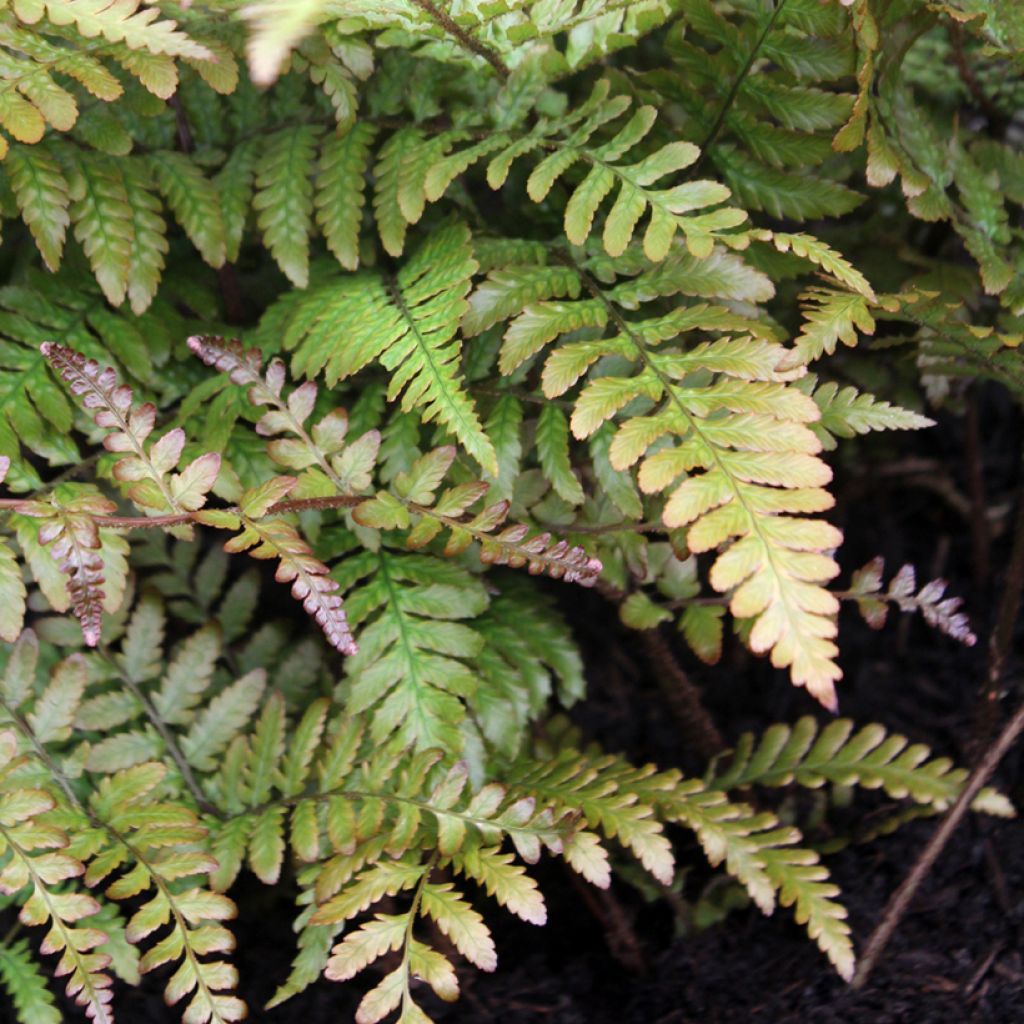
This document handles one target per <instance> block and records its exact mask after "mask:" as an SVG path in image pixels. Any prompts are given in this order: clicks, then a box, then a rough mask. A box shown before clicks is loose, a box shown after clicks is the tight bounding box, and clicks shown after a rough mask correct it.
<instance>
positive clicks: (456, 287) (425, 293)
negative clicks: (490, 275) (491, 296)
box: [287, 224, 497, 473]
mask: <svg viewBox="0 0 1024 1024" xmlns="http://www.w3.org/2000/svg"><path fill="white" fill-rule="evenodd" d="M476 267H477V264H476V262H475V261H474V259H473V255H472V249H471V247H470V235H469V231H468V229H467V228H466V227H465V226H464V225H461V224H451V225H449V226H447V227H444V228H441V229H439V230H438V231H435V232H434V233H433V234H431V235H430V236H429V237H428V238H427V240H426V241H425V242H424V243H423V245H421V246H420V248H419V249H418V250H417V251H416V253H415V254H414V255H413V257H412V258H411V259H410V260H409V261H408V262H407V263H406V264H405V265H404V266H403V267H402V269H401V270H400V271H399V272H398V275H397V277H396V278H395V280H394V281H393V282H389V281H387V280H385V279H384V278H383V277H381V276H380V275H378V274H374V273H368V272H363V273H359V274H357V275H355V276H353V277H350V278H346V279H343V280H341V281H339V282H338V283H337V284H336V285H329V286H327V287H326V288H325V289H324V290H322V291H320V292H314V293H313V294H312V295H311V296H310V298H309V300H308V302H309V304H310V305H313V304H314V303H315V304H316V305H315V306H313V308H314V309H316V310H317V313H316V318H315V320H314V321H313V322H312V323H308V324H306V325H303V327H302V328H301V329H300V332H294V333H291V334H290V336H289V338H288V341H287V347H289V348H296V353H295V357H294V358H293V360H292V370H293V372H295V373H304V374H306V375H307V376H312V375H314V374H317V373H320V372H323V373H324V375H325V377H326V380H327V383H328V384H329V385H333V384H335V383H337V381H339V380H341V379H344V378H346V377H349V376H351V375H352V374H354V373H356V372H357V371H359V370H361V369H363V368H364V367H365V366H367V365H368V364H369V363H371V362H372V361H374V360H379V362H380V363H381V365H382V366H383V367H384V368H385V369H386V370H388V371H389V372H390V373H391V384H390V387H389V389H388V397H389V398H390V399H392V400H393V399H396V398H398V397H399V395H401V397H402V408H403V409H404V410H407V411H408V410H412V409H415V410H417V412H418V414H419V416H420V417H421V419H422V420H423V421H424V422H428V423H429V422H431V421H432V420H437V421H438V422H439V423H441V424H443V425H444V426H445V427H447V428H448V429H449V430H451V432H452V433H453V434H454V435H455V436H456V437H457V438H458V440H459V441H460V443H461V444H462V445H463V447H464V448H465V449H466V451H468V452H469V453H470V455H472V456H473V458H475V459H476V460H477V461H478V462H479V463H480V465H481V466H483V468H484V469H485V470H487V471H489V472H492V473H493V472H496V471H497V461H496V457H495V453H494V447H493V445H492V444H491V442H490V441H489V440H488V438H487V435H486V434H485V433H484V431H483V427H482V426H481V424H480V420H479V417H478V416H477V412H476V409H475V407H474V405H473V401H472V399H471V398H470V397H469V395H468V394H467V393H466V391H465V387H464V385H463V382H462V380H461V377H460V374H459V368H458V358H459V353H460V349H461V346H460V343H459V341H458V340H456V332H457V330H458V325H459V321H460V319H461V318H462V315H463V313H464V312H465V311H466V301H465V296H466V294H467V292H468V291H469V283H470V277H471V275H472V274H473V273H474V271H475V270H476ZM293 315H297V316H299V317H301V316H302V309H301V306H300V309H299V311H298V313H297V314H293ZM341 338H344V339H345V344H344V345H340V344H339V343H338V340H339V339H341Z"/></svg>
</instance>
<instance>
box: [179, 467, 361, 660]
mask: <svg viewBox="0 0 1024 1024" xmlns="http://www.w3.org/2000/svg"><path fill="white" fill-rule="evenodd" d="M296 483H297V480H296V478H295V477H275V478H273V479H272V480H270V481H268V482H267V484H265V485H263V486H262V487H258V488H253V489H251V490H248V491H246V492H245V493H244V494H243V495H242V499H241V503H240V508H239V514H237V515H236V514H235V513H233V512H221V511H216V512H210V513H206V514H203V513H198V514H197V519H198V520H199V521H200V522H203V523H206V524H207V525H209V526H216V527H218V528H219V529H228V530H241V532H240V533H238V534H237V535H236V536H234V537H232V538H231V540H229V541H227V542H226V543H225V545H224V550H225V551H227V552H229V553H231V554H235V553H237V552H241V551H248V552H249V554H250V555H252V557H253V558H259V559H266V558H274V559H277V561H278V562H279V563H280V564H279V565H278V567H277V571H276V572H275V574H274V578H275V579H276V580H278V581H279V582H281V583H290V584H291V585H292V596H293V597H294V598H295V599H296V600H297V601H300V602H301V603H302V607H303V608H304V609H305V611H306V612H307V614H309V615H310V616H311V617H312V618H313V620H314V621H315V622H316V624H317V625H318V626H319V627H320V628H321V629H322V630H323V633H324V636H325V637H326V638H327V642H328V643H329V644H330V645H331V646H332V647H335V648H337V649H338V650H339V651H341V652H342V653H344V654H355V653H356V651H357V650H358V648H357V647H356V644H355V641H354V640H353V638H352V633H351V632H350V630H349V626H348V621H347V619H346V618H345V612H344V610H343V608H342V604H341V598H340V597H339V596H338V594H337V593H336V591H337V590H338V584H337V583H336V582H335V581H334V580H332V579H331V578H330V576H329V575H328V568H327V566H326V565H324V564H323V562H321V561H320V560H319V559H317V558H316V557H315V556H314V555H313V552H312V549H311V548H310V547H309V545H308V544H307V543H306V542H305V541H304V540H303V539H302V537H301V536H299V533H298V531H297V530H296V529H295V527H294V526H292V525H291V523H288V522H286V521H285V520H283V519H272V520H263V519H262V517H263V516H264V515H266V513H267V512H268V511H269V510H270V508H271V506H272V505H274V504H275V503H276V502H278V501H280V500H281V499H282V498H284V497H285V495H287V494H288V493H289V492H290V491H291V490H292V488H293V487H294V486H295V484H296Z"/></svg>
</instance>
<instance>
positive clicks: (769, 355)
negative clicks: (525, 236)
mask: <svg viewBox="0 0 1024 1024" xmlns="http://www.w3.org/2000/svg"><path fill="white" fill-rule="evenodd" d="M598 268H599V269H600V272H601V273H602V274H604V275H605V276H612V275H614V274H615V270H614V267H613V266H607V265H601V264H599V265H598ZM625 268H626V269H625V270H624V273H628V272H629V270H630V269H631V267H630V264H629V263H626V264H625ZM577 270H578V272H579V273H580V274H581V280H583V281H584V282H586V284H587V291H588V292H589V293H590V295H589V297H588V298H586V299H581V300H579V301H578V302H575V303H574V302H567V301H562V302H559V303H547V304H545V303H535V304H533V305H531V306H528V307H527V308H526V310H525V311H524V312H523V314H521V315H520V317H518V318H516V319H515V320H513V321H512V324H511V325H510V327H509V329H508V331H507V332H506V335H505V346H506V348H505V350H504V352H503V358H505V359H506V362H505V366H504V369H505V370H506V372H507V371H510V370H511V369H512V368H514V366H515V365H517V363H518V362H519V361H521V360H522V359H524V358H527V357H528V356H529V355H532V354H534V353H536V352H537V351H539V350H540V349H541V348H543V346H544V345H545V344H547V343H548V342H550V341H551V340H553V339H554V338H555V337H557V336H559V335H560V334H562V333H565V332H571V331H573V330H577V329H579V328H580V327H589V326H597V327H602V328H603V327H605V326H606V325H611V326H612V327H613V328H614V333H613V334H611V336H608V337H605V336H599V337H597V338H594V339H593V340H583V341H570V342H568V343H566V342H563V343H562V344H560V345H559V346H558V347H557V348H556V349H555V350H554V351H553V352H552V353H551V354H550V355H549V356H548V358H547V360H546V363H545V366H544V371H543V374H542V378H541V380H542V386H543V388H544V393H545V395H546V396H547V397H548V398H556V397H559V396H560V395H562V394H564V393H565V392H567V391H569V389H570V388H572V387H574V386H575V385H576V383H577V382H578V381H579V380H580V379H581V378H584V377H585V376H586V375H587V373H588V371H589V370H590V368H591V367H593V366H594V365H595V364H597V363H598V361H599V360H601V359H603V358H607V357H615V358H617V359H619V360H625V362H626V365H627V366H629V367H630V369H631V370H632V374H631V375H629V376H624V375H618V374H609V373H604V374H601V375H595V376H594V377H593V378H592V379H590V380H588V382H587V383H586V384H585V385H584V386H583V388H582V390H581V391H580V392H579V394H578V396H577V397H576V399H575V401H574V410H573V414H572V418H571V421H570V422H571V427H572V431H573V434H574V435H575V436H576V437H577V438H580V439H586V438H589V437H591V436H593V435H594V434H595V433H596V432H597V431H598V430H599V429H600V428H601V427H602V425H603V424H605V423H607V422H609V421H614V420H615V419H618V420H619V423H618V425H617V430H616V432H615V434H614V437H613V439H612V441H611V444H610V446H609V450H608V453H609V457H610V462H611V466H612V468H613V469H617V470H620V471H621V470H627V469H629V468H630V467H632V466H633V465H636V464H637V463H639V464H640V469H639V483H640V488H641V490H643V491H644V492H645V493H647V494H657V493H661V492H663V491H668V492H669V496H668V500H667V502H666V504H665V506H664V510H663V512H662V521H663V522H664V523H665V525H666V526H667V527H670V528H678V527H688V533H687V543H688V545H689V548H690V550H691V551H693V552H701V551H714V550H716V549H720V548H721V547H722V545H724V544H726V543H727V542H729V541H732V543H731V544H730V546H729V547H727V548H726V549H725V550H724V551H721V553H720V554H719V555H718V557H717V559H716V562H715V565H714V567H713V568H712V571H711V583H712V585H713V586H714V588H715V589H716V590H718V591H720V592H727V593H729V594H730V595H731V597H730V607H731V610H732V612H733V614H734V615H735V616H737V617H738V618H753V619H755V620H756V621H755V624H754V627H753V630H752V631H751V633H750V646H751V647H752V649H753V650H755V651H758V652H768V651H770V652H771V655H772V661H773V664H775V665H776V666H778V667H780V668H782V667H785V668H789V669H790V671H791V675H792V678H793V681H794V683H796V684H798V685H805V686H807V687H808V688H809V690H810V691H811V692H812V693H813V694H814V696H816V697H817V698H818V699H819V700H821V701H822V702H823V703H825V704H826V705H827V706H834V705H835V692H834V686H833V684H834V681H835V680H836V679H838V678H839V676H840V673H839V669H838V667H837V666H836V665H835V662H834V657H835V654H836V647H835V644H834V643H833V642H832V638H833V637H834V636H835V632H836V627H835V622H834V618H833V616H834V614H835V612H836V610H837V608H838V604H837V602H836V600H835V598H834V597H833V596H832V595H831V594H829V593H828V591H827V590H825V588H824V586H823V584H824V583H826V582H827V581H828V580H830V579H831V578H832V577H833V576H835V575H836V574H837V572H838V566H837V565H836V564H835V562H834V561H833V560H832V559H831V557H829V555H828V554H827V552H828V551H829V550H830V549H832V548H834V547H836V546H838V544H839V542H840V539H841V537H840V534H839V532H838V531H837V530H835V529H834V528H833V527H832V526H830V525H828V524H827V523H824V522H821V521H818V520H812V519H808V518H805V514H806V513H808V512H818V511H823V510H825V509H827V508H829V507H830V506H831V504H832V499H831V497H830V496H829V495H828V493H827V492H826V491H825V490H824V485H825V484H826V483H828V481H829V480H830V479H831V471H830V470H829V468H828V467H827V466H826V465H825V464H824V463H823V462H822V461H821V460H820V459H819V458H818V457H817V453H818V452H819V451H820V449H821V442H820V441H819V440H818V438H817V437H816V436H815V434H814V433H813V431H812V430H811V429H809V426H808V424H810V423H813V422H814V421H815V420H817V419H818V418H819V417H820V411H819V409H818V407H817V406H816V405H814V404H813V402H812V401H811V400H810V399H809V398H808V397H807V396H806V395H804V394H803V393H802V392H801V391H800V390H798V389H797V388H795V387H793V386H791V385H790V384H789V381H790V380H792V378H793V377H794V376H799V375H800V372H801V371H799V370H796V371H793V370H790V369H789V367H788V362H789V359H790V355H791V353H790V352H788V351H787V350H786V349H784V348H782V346H781V345H779V344H778V343H777V341H776V340H775V336H774V333H773V332H772V331H771V330H770V329H769V328H766V327H764V326H762V325H760V324H758V323H757V322H756V321H754V320H751V319H748V318H745V317H740V316H737V315H736V314H735V313H733V312H732V311H731V310H729V309H727V308H724V307H720V306H706V305H695V306H680V307H678V308H677V309H675V310H673V311H672V312H669V313H667V314H663V315H660V316H654V317H651V318H648V319H643V320H633V319H627V318H626V315H625V313H623V312H622V311H621V310H620V308H618V304H617V301H616V300H617V299H618V292H617V289H616V287H612V288H608V289H604V288H602V286H601V285H600V284H599V283H598V282H597V281H595V280H594V279H593V278H592V277H590V275H589V273H588V270H587V267H586V266H585V265H578V266H577ZM680 270H681V271H682V273H680V271H679V270H674V271H673V274H672V278H669V279H667V280H665V281H664V284H662V283H661V282H660V281H659V279H658V278H657V277H655V279H654V282H655V284H657V288H656V289H652V291H653V292H654V294H659V293H664V291H669V292H670V293H674V292H677V291H680V290H683V288H685V285H683V287H682V288H681V287H680V285H679V283H677V282H676V281H673V283H671V284H670V283H669V281H670V280H673V279H675V278H679V277H683V278H685V269H684V268H680ZM653 273H654V274H655V275H657V274H658V273H659V271H658V269H657V268H656V269H655V270H654V272H653ZM613 280H614V277H613ZM626 294H627V296H629V298H628V300H627V301H628V302H629V303H631V304H632V303H636V302H637V301H638V298H639V297H640V296H644V297H646V295H647V293H646V292H644V291H639V292H638V290H637V287H636V282H627V283H626ZM857 297H858V298H861V297H860V296H857ZM626 308H629V306H627V307H626ZM548 313H551V314H552V317H553V319H554V323H553V324H551V323H550V322H545V323H544V326H543V327H540V328H537V327H535V326H534V324H536V323H538V322H543V321H545V318H546V317H547V315H548ZM690 332H700V333H699V334H698V337H703V336H705V335H706V334H711V335H712V337H713V339H714V340H708V341H703V340H702V341H700V342H698V343H697V344H696V345H695V346H693V347H691V348H683V347H681V346H680V343H679V342H678V341H676V342H675V343H674V344H673V345H666V344H665V343H666V342H672V341H674V339H677V338H680V337H685V336H686V335H687V334H688V333H690ZM603 333H604V332H603V331H602V334H603ZM718 335H720V336H718ZM716 336H718V337H716ZM698 374H703V376H698ZM630 409H637V410H638V413H639V414H634V415H632V416H630V415H628V410H630ZM623 410H627V412H626V413H623V412H622V411H623ZM620 414H621V415H620ZM671 438H675V439H676V441H675V442H674V446H665V444H664V441H665V440H666V439H671ZM656 445H657V447H656V448H655V450H653V451H650V454H648V452H649V450H650V449H652V446H656ZM734 538H735V539H734Z"/></svg>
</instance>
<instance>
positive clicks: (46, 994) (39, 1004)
mask: <svg viewBox="0 0 1024 1024" xmlns="http://www.w3.org/2000/svg"><path fill="white" fill-rule="evenodd" d="M0 982H2V983H3V986H4V989H6V991H7V995H8V997H9V998H10V1000H11V1004H12V1005H13V1006H14V1013H15V1017H16V1019H17V1021H18V1024H61V1019H62V1018H61V1014H60V1011H59V1010H58V1009H57V1004H56V1001H55V1000H54V998H53V995H52V994H51V992H50V990H49V989H48V988H47V987H46V979H45V978H44V977H43V975H42V972H41V971H40V970H39V965H38V964H37V963H36V961H35V960H34V959H33V957H32V953H31V951H30V950H29V945H28V941H27V940H26V939H20V940H18V941H16V942H10V943H5V944H4V945H3V946H2V947H0Z"/></svg>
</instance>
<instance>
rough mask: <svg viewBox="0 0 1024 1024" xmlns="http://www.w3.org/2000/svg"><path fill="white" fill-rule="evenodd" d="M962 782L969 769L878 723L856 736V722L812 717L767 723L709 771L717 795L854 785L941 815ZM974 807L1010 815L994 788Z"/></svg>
mask: <svg viewBox="0 0 1024 1024" xmlns="http://www.w3.org/2000/svg"><path fill="white" fill-rule="evenodd" d="M966 778H967V772H966V771H965V770H963V769H960V768H953V767H952V764H951V762H950V760H949V759H948V758H945V757H932V756H931V751H930V750H929V748H928V747H926V746H925V745H924V744H921V743H916V744H909V743H908V741H907V739H906V737H904V736H899V735H895V734H892V735H891V734H889V733H887V732H886V729H885V727H884V726H882V725H877V724H875V725H866V726H863V727H862V728H861V729H859V730H857V731H856V732H855V731H854V724H853V722H851V721H850V720H849V719H838V720H836V721H834V722H830V723H829V724H828V725H826V726H825V727H824V728H823V729H820V730H819V727H818V724H817V723H816V722H815V721H814V719H813V718H810V717H804V718H801V719H800V721H799V722H798V723H797V724H796V725H794V726H792V727H789V726H785V725H774V726H772V727H771V728H770V729H768V730H767V731H766V732H765V733H764V734H763V736H762V737H761V739H760V740H759V741H758V740H756V739H755V737H754V735H753V734H751V733H746V734H744V736H743V737H741V739H740V741H739V742H738V744H737V746H736V750H735V751H734V753H733V754H732V756H731V759H730V760H729V761H728V762H727V763H726V764H725V765H724V766H723V767H721V768H718V767H716V768H715V769H714V774H713V775H712V776H711V781H710V784H711V785H712V786H713V787H714V788H715V789H719V790H734V789H742V788H743V787H745V786H752V785H762V786H786V785H789V784H791V783H797V784H799V785H801V786H807V787H810V788H816V787H818V786H822V785H824V784H825V783H826V782H827V783H830V784H831V785H838V786H852V785H858V786H864V787H865V788H867V789H882V790H884V791H885V793H886V794H888V795H889V796H890V797H892V798H894V799H897V800H902V799H906V798H908V797H909V798H910V799H911V800H913V801H914V802H916V803H919V804H927V805H929V806H931V807H933V808H934V809H936V810H944V809H945V808H947V807H949V806H950V805H951V804H952V803H953V801H954V800H955V799H956V797H957V796H958V794H959V792H960V790H961V789H962V788H963V784H964V780H965V779H966ZM973 806H974V807H975V809H976V810H980V811H986V812H988V813H991V814H999V815H1002V816H1007V815H1009V816H1012V815H1013V813H1014V811H1013V807H1012V805H1011V804H1010V803H1009V801H1008V800H1006V798H1005V797H1003V796H1002V794H1000V793H998V792H996V791H995V790H992V789H986V790H984V791H983V792H982V793H980V794H979V795H978V797H977V798H976V800H975V802H974V805H973Z"/></svg>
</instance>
